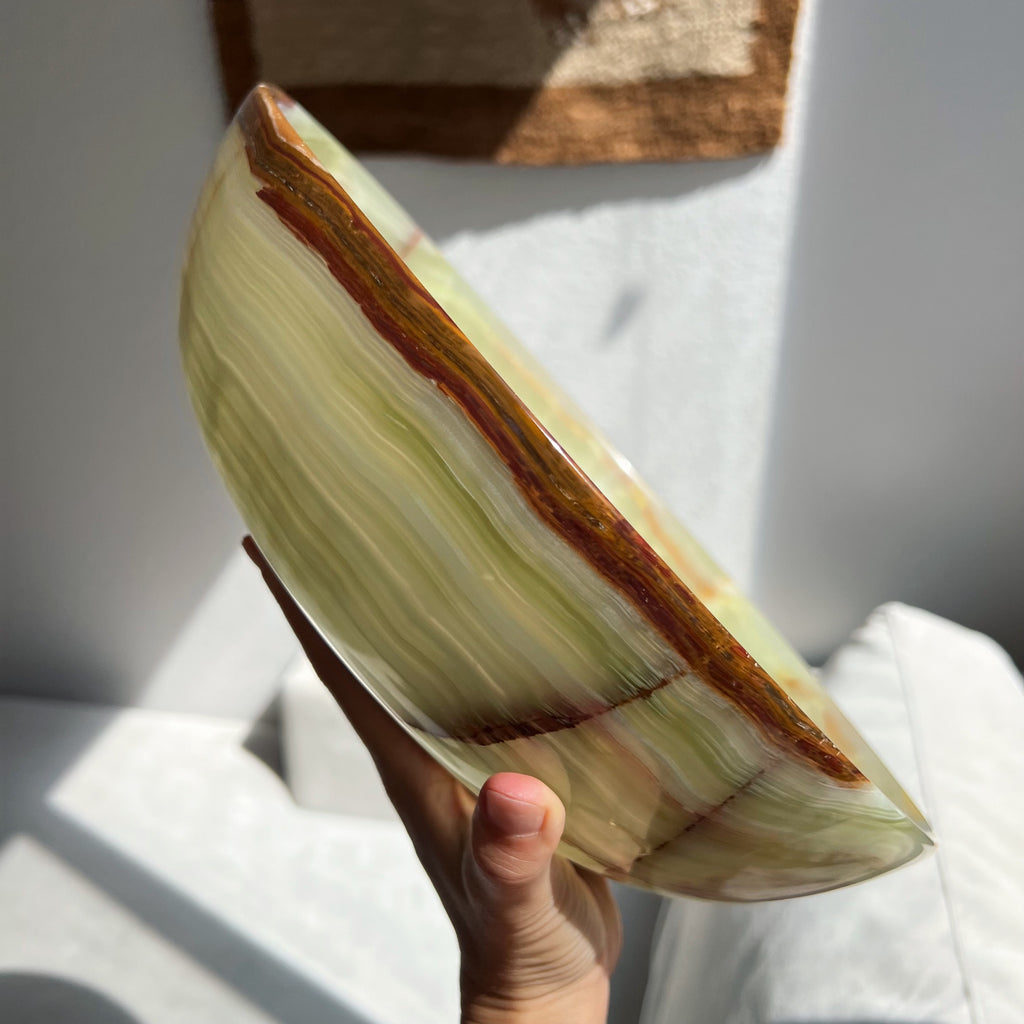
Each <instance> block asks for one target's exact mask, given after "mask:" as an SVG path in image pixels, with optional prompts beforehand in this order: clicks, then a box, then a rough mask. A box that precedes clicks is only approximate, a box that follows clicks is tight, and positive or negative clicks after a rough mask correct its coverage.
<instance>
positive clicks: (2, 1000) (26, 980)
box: [0, 973, 142, 1024]
mask: <svg viewBox="0 0 1024 1024" xmlns="http://www.w3.org/2000/svg"><path fill="white" fill-rule="evenodd" d="M0 1006H2V1007H3V1008H4V1013H5V1014H10V1017H9V1018H8V1019H10V1020H12V1021H16V1020H21V1021H45V1022H46V1024H142V1022H141V1021H139V1019H138V1018H137V1017H133V1016H132V1015H131V1014H130V1013H128V1012H127V1011H126V1010H124V1009H122V1008H121V1007H120V1006H118V1005H117V1003H114V1002H112V1001H111V1000H110V999H108V998H107V997H106V996H104V995H101V994H100V993H99V992H97V991H96V990H95V989H92V988H88V987H87V986H85V985H79V984H77V983H76V982H71V981H65V980H64V979H63V978H56V977H53V976H52V975H49V974H18V973H8V974H0Z"/></svg>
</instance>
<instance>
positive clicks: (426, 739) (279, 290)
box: [181, 86, 930, 901]
mask: <svg viewBox="0 0 1024 1024" xmlns="http://www.w3.org/2000/svg"><path fill="white" fill-rule="evenodd" d="M181 345H182V352H183V358H184V367H185V375H186V378H187V382H188V387H189V391H190V394H191V398H192V401H193V404H194V407H195V411H196V414H197V416H198V419H199V423H200V425H201V428H202V432H203V434H204V436H205V439H206V443H207V445H208V447H209V450H210V452H211V454H212V456H213V459H214V462H215V463H216V465H217V468H218V470H219V471H220V473H221V475H222V476H223V478H224V481H225V483H226V485H227V487H228V490H229V491H230V493H231V495H232V497H233V499H234V501H235V503H236V504H237V506H238V508H239V510H240V511H241V514H242V516H243V517H244V519H245V522H246V524H247V525H248V528H249V530H250V531H251V532H252V535H253V537H254V538H255V540H256V542H257V543H258V544H259V546H260V548H261V549H262V550H263V552H264V554H265V555H266V557H267V559H268V561H269V562H270V564H271V565H272V566H273V567H274V569H275V571H276V572H277V574H278V575H279V576H280V578H281V580H282V581H283V582H284V584H285V586H286V587H287V588H288V590H289V591H290V593H291V594H292V595H293V596H294V597H295V599H296V601H297V602H298V603H299V605H300V606H301V607H302V608H303V610H304V611H305V612H306V614H307V615H308V616H309V618H310V620H311V621H312V622H313V624H314V625H315V626H316V627H317V629H318V630H319V631H320V632H321V633H322V634H323V636H324V637H325V638H326V639H327V641H328V642H329V643H330V644H331V645H332V647H333V648H334V649H335V650H336V651H337V653H338V654H339V655H340V657H341V658H342V659H343V660H344V661H345V662H346V664H347V665H348V666H349V667H350V668H351V670H352V672H353V673H354V674H355V675H356V676H357V677H358V678H359V679H360V680H361V681H362V683H363V684H364V685H365V686H366V687H367V688H368V689H369V690H370V691H371V692H372V693H373V694H374V695H375V697H376V698H377V699H378V700H379V701H380V703H381V704H382V705H383V706H384V707H385V708H387V710H388V711H389V712H390V713H391V714H392V715H393V716H394V717H395V718H396V719H397V720H398V721H399V722H400V723H401V724H402V725H403V727H404V728H405V729H406V730H407V731H408V732H409V733H410V734H411V735H412V736H413V737H414V738H415V739H416V740H417V741H418V742H419V743H420V744H422V745H423V746H424V747H425V748H426V749H427V750H428V751H429V752H430V753H431V754H432V755H433V756H434V757H436V758H437V759H438V760H439V761H440V762H442V763H443V764H444V765H445V766H446V767H447V768H448V769H449V770H450V771H451V772H452V773H453V774H454V775H456V776H457V777H458V778H459V779H460V780H462V781H463V782H464V783H465V784H466V785H467V786H468V787H469V788H470V789H472V790H477V789H479V787H480V786H481V785H482V783H483V781H484V780H485V779H486V778H487V777H488V776H489V775H490V774H492V773H494V772H498V771H517V772H526V773H529V774H532V775H536V776H537V777H539V778H541V779H542V780H544V781H545V782H546V783H547V784H548V785H549V786H551V787H552V789H554V790H555V792H556V793H557V794H558V795H559V797H560V798H561V799H562V801H563V802H564V803H565V806H566V811H567V824H566V831H565V838H564V842H563V852H564V853H565V855H566V856H568V857H569V858H571V859H572V860H574V861H575V862H577V863H578V864H580V865H584V866H586V867H588V868H592V869H594V870H597V871H600V872H602V873H604V874H606V875H608V876H609V877H611V878H614V879H617V880H620V881H623V882H630V883H634V884H637V885H641V886H645V887H648V888H653V889H657V890H660V891H663V892H668V893H682V894H688V895H693V896H699V897H705V898H711V899H720V900H741V901H748V900H767V899H776V898H781V897H789V896H797V895H802V894H806V893H812V892H818V891H821V890H825V889H831V888H834V887H837V886H842V885H846V884H849V883H852V882H857V881H860V880H863V879H866V878H870V877H871V876H874V875H877V874H879V873H881V872H883V871H886V870H888V869H890V868H893V867H896V866H897V865H900V864H904V863H906V862H908V861H911V860H913V859H914V858H916V857H917V856H918V855H919V854H921V853H922V851H923V850H925V849H926V848H927V847H928V846H930V839H929V834H928V826H927V823H926V822H925V820H924V818H923V817H922V815H921V813H920V812H919V811H918V810H917V808H916V807H915V806H914V804H913V803H912V802H911V800H910V799H909V798H908V797H907V795H906V794H905V793H904V792H903V790H902V789H901V788H900V786H899V785H898V783H897V782H896V781H895V780H894V779H893V778H892V776H891V775H890V774H889V772H888V771H887V770H886V769H885V768H884V766H883V765H882V764H881V762H880V761H879V760H878V758H877V757H876V756H875V755H874V754H873V753H872V751H871V750H870V748H869V747H868V746H867V744H866V743H865V742H864V741H863V740H862V739H861V738H860V736H859V735H858V734H857V733H856V732H855V730H854V729H853V728H852V727H851V726H850V724H849V723H848V722H847V721H846V720H845V719H844V718H843V716H842V714H841V713H840V712H839V711H838V709H837V708H836V707H835V706H834V705H833V703H832V701H831V700H830V699H829V697H828V696H827V694H826V693H825V692H824V691H823V690H822V689H821V688H820V687H819V686H818V684H817V682H816V681H815V678H814V676H813V674H812V673H811V671H810V670H809V669H808V667H807V666H806V665H805V664H804V663H803V662H802V661H801V659H800V658H799V657H798V656H797V655H796V654H795V653H794V651H793V650H792V649H791V648H790V647H789V645H788V644H787V643H786V642H785V641H784V640H783V639H782V638H781V637H780V636H779V634H778V633H777V632H776V631H775V630H774V629H773V628H772V627H771V625H769V623H768V622H767V621H766V620H765V618H764V617H763V616H762V615H761V614H760V613H759V612H758V611H757V610H756V609H755V608H754V607H753V606H752V605H751V604H750V603H749V602H748V601H747V600H745V599H744V597H743V596H742V595H741V594H740V593H739V592H738V591H737V589H736V587H735V586H734V585H733V584H732V582H731V581H730V580H729V579H728V578H727V577H726V576H725V575H724V574H723V573H722V572H721V570H720V569H719V568H718V567H717V566H716V565H715V564H714V562H713V561H712V560H711V559H710V558H709V557H708V556H707V555H706V554H705V553H704V552H703V551H702V550H701V548H700V547H699V546H698V544H697V543H696V542H695V541H694V540H693V538H692V537H691V536H690V535H689V533H687V531H686V530H685V529H684V528H683V527H682V526H681V525H680V524H679V523H678V522H677V521H676V520H675V519H674V518H673V516H672V515H671V514H670V512H669V511H668V510H667V509H666V508H665V506H664V505H662V504H661V503H660V502H659V501H658V499H657V498H656V497H655V496H654V495H653V494H652V493H651V492H650V491H649V490H648V489H647V487H645V486H644V484H643V483H642V482H641V481H640V480H639V479H638V478H637V476H636V474H635V473H634V471H633V470H632V468H631V467H630V466H629V464H628V463H627V461H626V460H625V459H624V458H623V457H622V456H621V455H619V454H618V453H617V452H616V451H615V450H614V449H613V448H612V446H611V445H609V444H608V443H607V442H606V441H605V440H604V439H603V438H602V437H601V435H600V434H599V432H598V431H597V430H595V429H594V427H593V426H592V425H591V424H590V423H588V422H587V420H586V418H585V417H584V416H583V415H582V414H581V413H580V412H579V411H578V410H577V409H575V408H574V406H573V404H572V403H571V402H570V401H569V400H568V399H567V398H566V397H565V395H563V394H562V393H561V392H560V391H559V389H558V388H557V387H556V386H555V385H554V384H553V383H552V382H551V381H550V380H549V379H548V378H547V376H546V375H545V373H544V372H543V370H542V369H541V368H540V367H539V366H538V365H537V364H536V363H535V362H534V360H533V359H532V358H531V357H530V355H529V354H528V353H527V352H526V351H525V350H524V349H523V348H522V347H521V346H520V345H519V344H518V343H517V342H516V341H515V339H514V338H512V337H511V336H510V334H509V333H508V331H507V330H506V328H505V327H503V326H502V324H501V323H500V322H499V321H498V320H497V319H496V318H495V317H494V315H493V314H492V313H491V312H490V311H489V310H488V309H487V307H486V306H485V305H484V304H483V303H482V302H481V301H480V300H479V299H478V298H477V296H476V295H474V294H473V292H472V291H471V290H470V288H469V287H468V286H467V285H466V284H465V283H464V282H463V281H462V280H461V279H460V277H459V275H458V274H457V273H456V272H455V271H454V270H453V269H452V268H451V267H450V266H449V265H448V264H447V263H446V262H445V260H444V258H443V257H442V256H441V254H440V252H439V251H438V250H437V248H436V247H435V246H434V245H433V244H432V243H431V242H430V241H429V239H427V238H425V237H424V235H423V233H422V232H421V231H420V230H419V229H418V228H417V227H416V225H415V224H414V223H413V221H412V220H411V219H410V218H409V217H408V216H407V215H406V213H405V212H404V211H403V210H402V209H401V208H400V207H399V206H398V205H397V204H396V203H395V201H394V200H393V199H392V198H391V197H390V196H388V195H387V194H386V193H385V192H384V190H383V189H382V188H381V187H380V186H379V185H378V184H377V183H376V182H375V181H374V180H373V179H372V178H371V177H370V175H369V174H368V172H367V171H366V170H365V169H364V168H363V167H362V166H361V165H360V164H359V163H358V162H357V161H356V160H355V159H354V158H353V157H352V156H351V155H350V154H349V153H348V152H347V151H346V150H345V149H344V148H343V147H342V146H341V145H340V144H339V143H338V142H337V141H335V140H334V139H333V138H332V137H331V136H330V135H329V134H328V133H327V132H326V131H325V130H324V129H323V128H322V127H321V126H320V125H319V124H318V123H317V122H316V121H315V120H314V119H313V118H312V117H311V116H310V115H309V114H308V113H307V112H306V111H305V110H303V109H302V107H300V106H299V105H297V104H296V103H294V102H293V101H291V100H290V99H289V98H288V97H287V96H285V95H284V94H283V93H281V92H280V91H278V90H276V89H273V88H272V87H268V86H259V87H257V88H256V89H255V90H254V91H253V92H252V93H251V94H250V95H249V97H248V98H247V99H246V101H245V102H244V104H243V105H242V107H241V109H240V110H239V112H238V114H237V116H236V117H235V120H234V122H233V123H232V125H231V126H230V127H229V129H228V131H227V134H226V136H225V138H224V141H223V143H222V145H221V147H220V150H219V152H218V155H217V158H216V162H215V164H214V167H213V169H212V171H211V173H210V176H209V178H208V180H207V182H206V185H205V187H204V189H203V192H202V195H201V197H200V200H199V203H198V207H197V209H196V212H195V216H194V220H193V224H192V229H191V237H190V241H189V246H188V254H187V260H186V265H185V270H184V280H183V288H182V301H181ZM709 429H710V426H709Z"/></svg>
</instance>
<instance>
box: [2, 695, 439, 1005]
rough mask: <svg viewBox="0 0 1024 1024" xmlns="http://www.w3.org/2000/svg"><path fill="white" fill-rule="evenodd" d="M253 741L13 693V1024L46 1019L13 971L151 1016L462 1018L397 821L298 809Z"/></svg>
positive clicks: (425, 892)
mask: <svg viewBox="0 0 1024 1024" xmlns="http://www.w3.org/2000/svg"><path fill="white" fill-rule="evenodd" d="M249 733H250V726H249V725H248V723H245V722H235V721H225V720H224V719H213V718H202V717H198V716H188V715H175V714H169V713H165V712H154V711H144V710H138V709H130V710H115V709H111V708H97V707H93V706H88V705H81V704H78V705H76V704H60V703H57V702H52V701H31V700H19V699H11V698H7V699H0V1021H2V1022H3V1024H7V1022H8V1021H11V1022H12V1024H13V1022H15V1021H19V1022H20V1021H26V1022H28V1021H29V1020H32V1021H35V1020H36V1019H39V1020H40V1024H48V1020H49V1018H47V1020H46V1021H44V1020H43V1019H42V1018H37V1017H33V1016H29V1015H27V1014H26V1013H25V1012H22V1011H23V1010H24V1007H23V1006H22V1005H20V1004H19V1003H17V1002H15V1003H14V1004H13V1005H12V1003H11V1001H10V1000H11V996H10V993H7V994H6V996H5V991H6V990H5V989H4V988H3V979H4V976H5V975H10V974H13V975H31V976H33V977H35V978H36V979H37V984H36V987H35V990H34V991H35V996H34V998H35V999H36V1001H38V1000H39V999H43V998H49V996H50V995H51V994H52V991H53V988H52V986H54V985H56V984H58V983H64V984H76V985H80V986H85V987H86V988H88V989H89V990H91V992H92V994H93V995H94V996H95V997H96V998H101V997H102V998H103V999H106V1000H109V1001H111V1002H112V1003H114V1004H116V1006H118V1007H120V1008H122V1010H123V1011H124V1012H125V1013H126V1014H127V1015H128V1016H129V1017H130V1018H131V1019H132V1020H135V1021H138V1022H139V1024H271V1022H272V1021H288V1022H293V1024H298V1022H307V1021H309V1022H312V1021H331V1022H337V1024H406V1022H409V1021H416V1022H423V1024H448V1022H451V1021H455V1020H457V1019H458V1012H459V1002H458V969H459V956H458V947H457V945H456V941H455V935H454V933H453V931H452V928H451V925H450V924H449V923H448V920H447V918H446V916H445V913H444V910H443V909H442V907H441V904H440V901H439V900H438V898H437V896H436V895H435V893H434V891H433V889H432V888H431V886H430V883H429V882H428V881H427V878H426V875H425V874H424V873H423V870H422V869H421V867H420V865H419V863H418V861H417V859H416V854H415V851H414V850H413V847H412V843H411V842H410V841H409V838H408V837H407V836H406V834H405V830H404V829H403V828H402V826H401V824H399V823H398V822H397V821H394V820H392V821H382V820H371V819H368V818H366V817H358V818H356V817H352V816H344V815H335V814H318V813H315V812H312V811H307V810H303V809H301V808H298V807H296V806H295V804H294V803H293V802H292V800H291V797H290V796H289V793H288V790H287V789H286V787H285V786H284V785H283V783H282V782H281V780H280V779H279V778H278V777H277V775H275V774H274V773H273V772H272V771H271V770H270V769H269V768H268V767H267V766H266V765H265V764H264V763H262V762H261V761H260V760H259V759H258V758H257V757H255V756H253V754H252V753H250V752H249V750H248V749H247V745H248V746H249V747H251V746H253V744H252V743H251V742H250V741H249V740H247V736H248V734H249ZM30 994H31V993H30ZM5 999H6V1001H5ZM62 1019H69V1018H62ZM74 1019H75V1021H76V1024H86V1022H87V1021H88V1022H90V1024H91V1022H92V1021H93V1020H96V1019H97V1018H95V1017H94V1016H87V1015H86V1014H85V1011H84V1010H83V1013H82V1014H81V1015H79V1016H76V1017H75V1018H74ZM99 1019H102V1020H103V1021H105V1022H106V1021H109V1020H113V1019H116V1018H112V1017H109V1016H108V1017H101V1018H99Z"/></svg>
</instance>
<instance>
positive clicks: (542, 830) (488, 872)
mask: <svg viewBox="0 0 1024 1024" xmlns="http://www.w3.org/2000/svg"><path fill="white" fill-rule="evenodd" d="M564 827H565V808H564V807H563V806H562V802H561V801H560V800H559V799H558V797H557V796H555V794H554V793H553V792H552V791H551V790H550V789H548V787H547V786H545V785H544V783H543V782H540V781H539V780H538V779H534V778H531V777H530V776H528V775H515V774H512V773H509V772H502V773H500V774H498V775H492V776H491V777H490V778H489V779H488V780H487V781H486V782H485V783H484V785H483V788H482V789H481V790H480V796H479V799H478V800H477V804H476V810H475V812H474V814H473V828H472V837H471V842H470V849H469V855H470V857H471V859H472V865H471V867H472V869H473V873H474V874H475V875H476V878H477V881H478V882H479V887H480V890H481V892H480V895H481V896H482V897H483V898H484V900H485V901H486V902H487V903H488V904H490V909H491V910H492V912H496V913H499V914H501V912H502V911H509V912H513V913H514V912H515V911H516V910H517V909H527V910H530V909H539V905H540V904H543V903H548V904H550V903H552V902H553V900H554V894H553V892H552V887H551V859H552V857H553V856H554V853H555V849H556V848H557V846H558V842H559V840H560V839H561V838H562V829H563V828H564Z"/></svg>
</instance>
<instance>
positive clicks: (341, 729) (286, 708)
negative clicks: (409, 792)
mask: <svg viewBox="0 0 1024 1024" xmlns="http://www.w3.org/2000/svg"><path fill="white" fill-rule="evenodd" d="M281 748H282V749H281V754H282V759H283V761H284V765H283V767H284V777H285V781H286V782H287V783H288V788H289V789H290V790H291V791H292V797H293V798H294V799H295V802H296V803H297V804H298V805H299V806H300V807H306V808H308V809H309V810H311V811H333V812H334V813H335V814H344V815H347V816H349V817H352V818H379V819H381V820H383V821H397V820H398V816H397V814H395V809H394V808H393V807H392V806H391V801H390V800H389V799H388V795H387V793H385V792H384V786H383V784H382V783H381V781H380V777H379V776H378V775H377V769H376V767H375V766H374V763H373V758H372V757H370V754H369V752H368V751H367V749H366V747H364V746H363V744H362V742H361V741H360V739H359V736H358V735H357V734H356V731H355V729H353V728H352V726H351V725H350V724H349V720H348V719H347V718H346V717H345V715H344V714H343V713H342V710H341V708H339V707H338V705H337V704H336V703H335V701H334V698H333V697H332V696H331V694H330V691H329V690H328V689H327V687H325V686H324V684H323V683H321V682H320V680H319V679H318V678H317V675H316V672H314V671H313V666H312V665H310V663H309V661H308V659H307V658H306V657H305V656H304V655H301V654H300V655H299V656H298V657H297V658H295V659H294V661H293V663H292V665H291V666H290V668H289V669H288V671H287V672H286V673H285V676H284V686H283V687H282V689H281Z"/></svg>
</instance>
